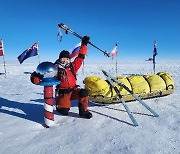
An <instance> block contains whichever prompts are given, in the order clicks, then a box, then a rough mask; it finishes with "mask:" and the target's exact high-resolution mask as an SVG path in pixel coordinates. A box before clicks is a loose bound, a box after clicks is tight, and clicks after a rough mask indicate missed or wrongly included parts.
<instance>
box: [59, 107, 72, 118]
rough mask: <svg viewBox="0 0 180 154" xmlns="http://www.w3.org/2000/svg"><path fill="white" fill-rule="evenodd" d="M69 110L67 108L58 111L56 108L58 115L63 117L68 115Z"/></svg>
mask: <svg viewBox="0 0 180 154" xmlns="http://www.w3.org/2000/svg"><path fill="white" fill-rule="evenodd" d="M69 110H70V109H69V108H60V109H58V108H56V111H57V112H59V114H61V115H64V116H67V115H68V111H69Z"/></svg>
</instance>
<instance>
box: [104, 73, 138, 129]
mask: <svg viewBox="0 0 180 154" xmlns="http://www.w3.org/2000/svg"><path fill="white" fill-rule="evenodd" d="M106 79H107V80H108V82H109V84H110V85H111V86H112V87H113V88H114V90H115V92H116V93H117V95H118V97H119V99H120V101H121V102H122V104H123V106H124V108H125V109H126V111H127V113H128V115H129V118H130V119H131V121H132V123H133V125H134V126H138V123H137V121H136V119H135V118H134V116H133V114H132V112H131V111H130V109H129V108H128V106H127V105H126V102H125V100H124V99H123V97H122V95H121V94H120V92H119V90H118V88H117V87H116V86H115V85H114V83H113V81H112V80H111V78H110V77H109V76H108V75H106Z"/></svg>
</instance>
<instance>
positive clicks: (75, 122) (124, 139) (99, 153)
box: [0, 61, 180, 154]
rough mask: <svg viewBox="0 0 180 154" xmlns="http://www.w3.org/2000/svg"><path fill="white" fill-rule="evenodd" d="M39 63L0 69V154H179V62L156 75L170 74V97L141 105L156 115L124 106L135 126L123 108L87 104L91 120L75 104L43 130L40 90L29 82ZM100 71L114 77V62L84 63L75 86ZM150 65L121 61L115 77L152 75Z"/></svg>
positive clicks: (162, 67)
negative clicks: (150, 109) (171, 80)
mask: <svg viewBox="0 0 180 154" xmlns="http://www.w3.org/2000/svg"><path fill="white" fill-rule="evenodd" d="M37 65H38V64H36V63H29V62H24V63H23V64H22V65H20V64H18V62H6V68H7V77H6V78H5V77H4V74H3V72H4V70H3V64H0V154H24V153H26V154H33V153H36V154H44V153H53V154H56V153H57V154H80V153H82V154H110V153H112V154H117V153H123V154H178V153H180V103H179V100H180V61H158V62H157V65H156V68H157V70H156V72H160V71H166V72H169V73H170V74H171V75H172V77H173V79H174V80H175V92H174V93H173V94H171V95H168V96H165V97H161V98H153V99H148V100H145V102H146V103H147V104H148V105H149V106H150V107H152V108H153V109H154V110H155V111H156V112H157V113H158V114H159V115H160V116H159V117H158V118H157V117H152V115H151V113H150V112H149V111H148V110H146V109H145V108H144V107H142V105H141V104H139V103H138V102H137V101H133V102H129V103H127V105H128V107H129V108H130V110H131V111H132V112H133V115H134V116H135V118H136V120H137V122H138V124H139V126H137V127H134V126H132V122H131V120H130V119H129V117H128V114H127V112H125V109H124V108H123V106H122V104H114V105H108V106H97V105H95V104H94V103H92V102H89V110H90V111H91V112H92V113H93V118H92V119H83V118H80V117H79V116H78V107H77V101H73V102H72V107H71V110H70V115H69V116H60V115H59V114H58V113H57V112H56V111H54V114H55V125H54V126H52V127H50V128H44V127H43V123H44V119H43V118H44V117H43V116H44V113H43V109H44V108H43V87H41V86H36V85H33V84H32V83H31V82H30V79H29V77H30V74H29V73H30V72H32V71H34V70H35V69H36V67H37ZM101 69H104V70H106V71H108V72H110V73H111V74H112V75H114V76H115V61H109V63H107V62H93V63H92V62H91V63H90V62H85V66H84V74H83V73H82V72H83V70H82V68H81V69H80V70H79V73H78V80H77V83H78V84H79V85H80V86H81V87H83V86H84V85H83V83H82V81H83V79H84V78H85V77H86V76H89V75H97V76H100V77H102V78H104V76H103V74H102V73H101ZM152 72H153V70H152V62H147V61H128V62H127V61H122V62H119V63H118V74H119V75H124V76H128V75H130V74H150V73H152Z"/></svg>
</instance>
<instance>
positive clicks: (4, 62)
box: [1, 39, 6, 78]
mask: <svg viewBox="0 0 180 154" xmlns="http://www.w3.org/2000/svg"><path fill="white" fill-rule="evenodd" d="M1 43H2V52H3V64H4V75H5V78H6V63H5V58H4V53H5V52H4V46H3V40H2V39H1Z"/></svg>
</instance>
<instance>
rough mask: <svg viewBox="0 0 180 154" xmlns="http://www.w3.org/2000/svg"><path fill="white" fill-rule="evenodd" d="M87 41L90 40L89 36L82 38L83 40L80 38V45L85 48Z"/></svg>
mask: <svg viewBox="0 0 180 154" xmlns="http://www.w3.org/2000/svg"><path fill="white" fill-rule="evenodd" d="M89 40H90V37H89V36H87V35H86V36H83V38H82V45H86V46H87V44H88V42H89Z"/></svg>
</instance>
